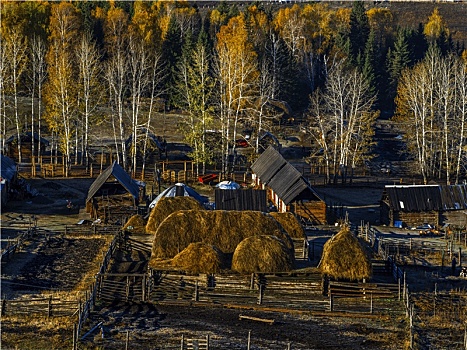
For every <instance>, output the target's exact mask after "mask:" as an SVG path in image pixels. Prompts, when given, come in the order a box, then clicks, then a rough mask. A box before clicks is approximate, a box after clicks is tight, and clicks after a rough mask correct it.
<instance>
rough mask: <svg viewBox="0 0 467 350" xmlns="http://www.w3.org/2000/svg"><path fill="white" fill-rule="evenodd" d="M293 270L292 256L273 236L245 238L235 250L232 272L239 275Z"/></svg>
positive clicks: (283, 244) (281, 242)
mask: <svg viewBox="0 0 467 350" xmlns="http://www.w3.org/2000/svg"><path fill="white" fill-rule="evenodd" d="M293 268H294V256H293V253H292V251H291V250H290V249H289V248H287V246H286V245H285V243H284V242H283V241H282V240H281V239H279V238H277V237H275V236H266V235H261V236H253V237H248V238H245V239H244V240H243V241H241V242H240V244H239V245H238V246H237V249H235V252H234V255H233V258H232V270H234V271H237V272H240V273H253V272H286V271H290V270H292V269H293Z"/></svg>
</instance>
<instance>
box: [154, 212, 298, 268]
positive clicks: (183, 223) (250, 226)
mask: <svg viewBox="0 0 467 350" xmlns="http://www.w3.org/2000/svg"><path fill="white" fill-rule="evenodd" d="M257 235H273V236H277V237H278V238H280V239H282V240H283V241H284V243H285V245H286V246H287V248H289V249H290V250H291V251H293V241H292V239H291V238H290V236H289V235H288V234H287V233H286V232H285V231H283V229H282V227H281V226H280V225H279V224H278V223H277V221H276V220H275V219H274V218H273V217H272V216H270V215H267V214H265V213H262V212H259V211H225V210H214V211H210V210H181V211H177V212H175V213H173V214H172V215H170V216H169V217H167V218H166V219H165V220H164V221H163V222H162V223H161V224H160V225H159V227H158V228H157V232H156V236H155V238H154V242H153V246H152V255H151V259H170V258H173V257H174V256H175V255H177V254H178V253H179V252H181V251H182V250H183V249H185V248H186V247H188V245H189V244H190V243H195V242H203V243H206V244H211V245H214V246H216V247H218V248H219V249H220V250H221V251H222V252H223V253H226V254H228V253H233V252H234V251H235V248H237V245H238V244H239V243H240V242H241V241H243V240H244V239H245V238H247V237H251V236H257Z"/></svg>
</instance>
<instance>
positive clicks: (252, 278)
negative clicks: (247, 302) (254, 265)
mask: <svg viewBox="0 0 467 350" xmlns="http://www.w3.org/2000/svg"><path fill="white" fill-rule="evenodd" d="M250 289H255V274H254V273H252V274H251V277H250Z"/></svg>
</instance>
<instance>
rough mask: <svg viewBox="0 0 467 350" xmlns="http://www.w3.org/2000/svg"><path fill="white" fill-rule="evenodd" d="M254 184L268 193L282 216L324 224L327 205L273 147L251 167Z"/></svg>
mask: <svg viewBox="0 0 467 350" xmlns="http://www.w3.org/2000/svg"><path fill="white" fill-rule="evenodd" d="M251 170H252V171H253V180H254V181H255V185H256V186H257V187H261V188H262V189H266V190H267V193H268V199H269V200H270V201H271V202H272V203H273V204H274V205H275V206H276V207H277V211H278V212H281V213H285V212H293V213H294V214H296V215H297V216H298V217H299V218H303V219H304V220H307V221H310V222H312V223H314V224H325V223H326V222H327V220H326V203H325V202H324V201H323V200H322V199H321V198H320V197H319V195H318V194H317V193H316V191H315V190H314V189H313V188H312V187H311V185H310V184H309V183H308V181H307V180H306V179H305V178H304V177H303V176H302V174H301V173H300V172H299V171H298V170H297V169H295V168H294V167H293V166H292V165H291V164H290V163H289V162H287V161H286V160H285V159H284V157H282V155H281V154H280V153H279V152H278V151H277V150H276V149H274V148H273V147H272V146H270V147H268V148H267V149H266V150H265V151H264V152H263V153H262V154H261V156H259V158H258V159H257V160H256V161H255V162H254V163H253V164H252V166H251Z"/></svg>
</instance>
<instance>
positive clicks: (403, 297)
mask: <svg viewBox="0 0 467 350" xmlns="http://www.w3.org/2000/svg"><path fill="white" fill-rule="evenodd" d="M406 287H407V286H406V283H405V271H404V289H403V290H402V292H403V294H402V299H404V300H405V297H406Z"/></svg>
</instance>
